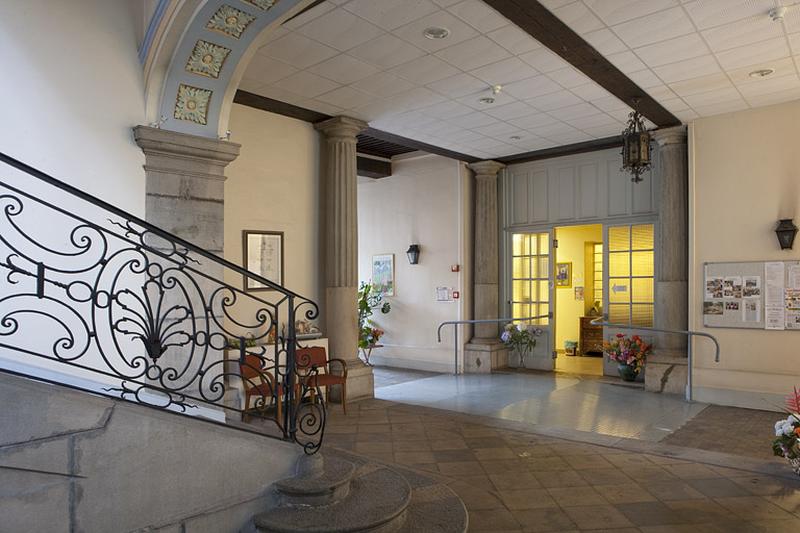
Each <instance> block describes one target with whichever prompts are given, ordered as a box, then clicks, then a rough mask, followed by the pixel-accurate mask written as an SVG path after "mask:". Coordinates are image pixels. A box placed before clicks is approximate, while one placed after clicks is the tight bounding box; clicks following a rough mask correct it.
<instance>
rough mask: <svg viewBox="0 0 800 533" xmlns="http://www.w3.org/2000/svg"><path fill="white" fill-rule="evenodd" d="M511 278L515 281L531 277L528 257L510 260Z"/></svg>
mask: <svg viewBox="0 0 800 533" xmlns="http://www.w3.org/2000/svg"><path fill="white" fill-rule="evenodd" d="M511 263H512V265H513V267H512V271H513V272H512V276H513V277H514V278H516V279H522V278H530V275H531V258H530V257H514V258H512V259H511Z"/></svg>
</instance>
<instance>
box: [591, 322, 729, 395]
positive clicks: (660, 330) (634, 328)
mask: <svg viewBox="0 0 800 533" xmlns="http://www.w3.org/2000/svg"><path fill="white" fill-rule="evenodd" d="M591 324H592V325H593V326H603V327H606V328H613V329H624V330H628V331H652V332H655V333H671V334H676V335H686V338H687V341H688V342H687V343H686V359H687V361H686V363H687V369H686V401H687V402H692V401H693V394H692V362H693V356H692V337H705V338H707V339H711V340H712V341H713V343H714V348H715V353H714V362H716V363H719V341H718V340H717V338H716V337H715V336H713V335H711V334H710V333H705V332H703V331H692V330H683V329H664V328H653V327H647V326H631V325H628V324H614V323H611V322H608V316H602V317H599V318H597V319H595V320H592V322H591Z"/></svg>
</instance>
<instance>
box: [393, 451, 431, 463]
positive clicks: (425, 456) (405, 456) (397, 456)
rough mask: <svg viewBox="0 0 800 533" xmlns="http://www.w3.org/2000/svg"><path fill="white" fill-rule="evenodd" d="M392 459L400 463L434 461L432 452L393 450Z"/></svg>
mask: <svg viewBox="0 0 800 533" xmlns="http://www.w3.org/2000/svg"><path fill="white" fill-rule="evenodd" d="M394 460H395V462H397V463H400V464H406V465H411V464H415V463H435V462H436V458H434V456H433V452H394Z"/></svg>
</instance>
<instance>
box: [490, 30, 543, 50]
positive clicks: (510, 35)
mask: <svg viewBox="0 0 800 533" xmlns="http://www.w3.org/2000/svg"><path fill="white" fill-rule="evenodd" d="M486 36H487V37H489V38H490V39H491V40H493V41H494V42H496V43H497V44H499V45H500V46H502V47H503V48H505V49H506V50H508V51H509V52H511V53H512V54H514V55H519V54H524V53H526V52H531V51H533V50H536V49H537V48H542V45H541V44H540V43H539V42H538V41H537V40H535V39H534V38H532V37H531V36H530V35H528V34H527V33H525V32H524V31H523V30H521V29H520V28H518V27H517V26H515V25H514V24H509V25H508V26H503V27H502V28H499V29H497V30H494V31H491V32H489V33H487V34H486Z"/></svg>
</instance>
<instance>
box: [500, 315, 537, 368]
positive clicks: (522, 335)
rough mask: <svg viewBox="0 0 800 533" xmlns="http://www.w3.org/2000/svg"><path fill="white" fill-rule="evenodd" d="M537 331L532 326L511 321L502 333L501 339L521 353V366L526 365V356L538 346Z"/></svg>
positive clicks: (514, 350)
mask: <svg viewBox="0 0 800 533" xmlns="http://www.w3.org/2000/svg"><path fill="white" fill-rule="evenodd" d="M536 335H537V331H536V330H535V329H532V328H531V327H530V326H523V325H522V324H514V323H513V322H509V323H508V324H506V325H505V327H504V328H503V333H501V334H500V340H501V341H502V342H503V344H505V345H506V346H507V347H509V348H510V349H511V351H513V352H516V353H517V354H518V355H519V366H521V367H523V368H524V367H525V356H526V355H528V353H530V352H531V350H533V349H534V347H535V346H536Z"/></svg>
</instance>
